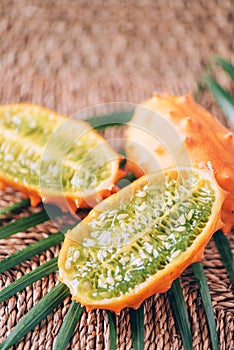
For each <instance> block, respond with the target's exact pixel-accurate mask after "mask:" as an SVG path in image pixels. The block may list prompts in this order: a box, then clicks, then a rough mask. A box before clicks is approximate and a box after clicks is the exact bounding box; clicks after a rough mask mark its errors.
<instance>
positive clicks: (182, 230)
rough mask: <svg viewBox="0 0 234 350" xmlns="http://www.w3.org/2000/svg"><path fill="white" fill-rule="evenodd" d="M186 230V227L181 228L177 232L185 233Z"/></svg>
mask: <svg viewBox="0 0 234 350" xmlns="http://www.w3.org/2000/svg"><path fill="white" fill-rule="evenodd" d="M185 230H186V227H185V226H179V227H177V228H176V231H177V232H184V231H185Z"/></svg>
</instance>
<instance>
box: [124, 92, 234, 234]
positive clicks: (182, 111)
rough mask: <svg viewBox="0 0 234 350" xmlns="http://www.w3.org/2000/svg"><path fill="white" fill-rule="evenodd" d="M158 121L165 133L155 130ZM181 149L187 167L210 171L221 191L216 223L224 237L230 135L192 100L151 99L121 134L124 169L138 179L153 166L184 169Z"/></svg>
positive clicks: (228, 220)
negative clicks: (223, 193) (124, 134)
mask: <svg viewBox="0 0 234 350" xmlns="http://www.w3.org/2000/svg"><path fill="white" fill-rule="evenodd" d="M162 120H164V125H167V127H166V129H167V128H168V130H166V131H165V128H164V130H163V129H162V128H161V130H160V126H161V125H162ZM165 122H166V124H165ZM170 127H171V128H172V129H173V130H174V131H175V133H176V134H177V136H178V137H177V139H176V142H175V140H172V139H169V138H170V135H169V132H168V133H167V131H169V130H171V129H170ZM163 133H165V135H164V134H163ZM171 145H172V146H171ZM185 150H186V152H187V153H188V158H189V161H190V163H191V166H192V167H197V168H200V169H205V168H209V169H212V171H213V173H214V175H215V178H216V181H217V182H218V184H219V186H221V187H222V188H223V189H224V190H225V191H227V197H226V199H225V201H224V204H223V206H222V209H221V218H222V221H223V223H224V227H223V231H224V233H228V232H230V230H231V228H232V226H233V223H234V215H233V211H234V131H233V130H230V129H228V128H226V127H225V126H224V125H222V124H221V123H220V122H219V120H218V119H217V118H216V117H214V116H213V115H212V114H210V113H209V112H208V111H206V110H205V109H204V108H203V107H201V106H200V105H199V104H197V103H196V102H195V101H194V99H193V97H192V95H186V96H170V95H168V94H163V95H158V94H155V95H153V97H152V98H151V99H149V100H148V101H146V102H145V103H143V104H142V105H141V106H140V107H139V108H138V109H137V110H136V112H135V114H134V116H133V119H132V120H131V124H130V126H129V128H128V130H127V142H126V154H127V159H128V160H129V161H128V168H129V169H130V170H131V171H133V172H134V173H135V174H136V175H137V176H140V175H142V174H143V173H149V172H152V171H155V170H157V169H158V168H159V167H160V168H162V169H165V168H170V167H173V166H178V165H186V166H187V165H188V164H183V162H187V158H186V157H185V154H184V153H185ZM175 158H176V159H175ZM154 160H155V161H154ZM178 163H179V164H178Z"/></svg>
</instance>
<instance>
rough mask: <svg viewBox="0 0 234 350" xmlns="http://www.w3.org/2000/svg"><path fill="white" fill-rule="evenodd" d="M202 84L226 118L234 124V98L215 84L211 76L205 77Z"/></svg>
mask: <svg viewBox="0 0 234 350" xmlns="http://www.w3.org/2000/svg"><path fill="white" fill-rule="evenodd" d="M203 82H204V84H205V85H206V86H207V87H208V88H209V90H210V91H211V93H212V95H213V96H214V98H215V100H216V102H217V104H218V105H219V107H220V108H221V109H222V111H223V113H224V114H225V115H226V117H227V118H228V119H229V120H230V121H231V123H234V97H233V96H232V95H231V94H230V93H229V92H228V91H227V90H225V89H224V88H223V87H222V86H221V85H220V84H219V83H217V82H216V81H215V79H214V78H213V77H212V76H209V75H208V76H205V77H204V78H203Z"/></svg>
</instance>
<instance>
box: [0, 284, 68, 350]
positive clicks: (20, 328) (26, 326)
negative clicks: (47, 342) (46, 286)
mask: <svg viewBox="0 0 234 350" xmlns="http://www.w3.org/2000/svg"><path fill="white" fill-rule="evenodd" d="M68 295H69V290H68V288H67V287H66V286H65V285H64V284H62V283H59V284H58V285H57V286H56V287H54V288H53V289H52V290H51V291H50V292H49V293H48V294H46V296H44V298H42V299H41V300H40V301H39V302H38V303H37V304H36V305H35V306H33V307H32V308H31V309H30V310H29V311H28V313H27V314H26V315H25V316H24V317H23V318H21V320H20V321H19V322H18V323H17V325H16V326H15V327H14V328H13V330H12V331H11V333H10V334H9V336H8V337H7V338H6V339H5V340H4V341H3V342H2V344H1V345H0V349H1V350H7V349H9V348H10V347H11V346H13V345H14V344H16V343H17V342H18V341H19V340H20V339H21V338H23V337H24V336H25V335H26V334H27V333H28V332H29V331H30V330H32V329H33V328H34V327H35V326H36V325H37V324H38V323H40V322H41V321H42V320H43V319H44V318H46V316H47V315H49V314H50V313H51V312H52V311H53V310H54V309H55V308H56V307H57V306H58V305H59V304H61V303H62V302H63V301H64V299H65V298H66V297H67V296H68ZM45 306H46V307H45Z"/></svg>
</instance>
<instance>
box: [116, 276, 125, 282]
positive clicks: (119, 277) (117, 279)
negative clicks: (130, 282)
mask: <svg viewBox="0 0 234 350" xmlns="http://www.w3.org/2000/svg"><path fill="white" fill-rule="evenodd" d="M115 279H116V281H119V282H120V281H122V279H123V278H122V276H121V275H118V276H116V277H115Z"/></svg>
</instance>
